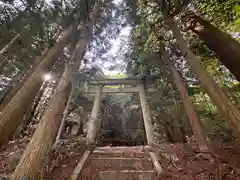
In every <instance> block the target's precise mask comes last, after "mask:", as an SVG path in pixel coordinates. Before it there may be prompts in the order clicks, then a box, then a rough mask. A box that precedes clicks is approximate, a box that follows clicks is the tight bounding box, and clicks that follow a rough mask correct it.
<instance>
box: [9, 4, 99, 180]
mask: <svg viewBox="0 0 240 180" xmlns="http://www.w3.org/2000/svg"><path fill="white" fill-rule="evenodd" d="M98 11H99V4H98V3H95V5H94V7H93V12H92V13H93V16H94V18H92V17H91V21H90V23H89V24H90V25H91V29H88V30H87V31H86V32H87V34H86V33H84V35H86V36H84V37H83V38H80V40H79V41H78V44H77V45H76V47H75V50H74V52H73V55H72V57H71V60H70V62H69V64H68V65H67V67H66V68H65V71H64V73H63V75H62V77H61V80H60V82H59V84H58V86H57V88H56V90H55V92H54V94H53V96H52V98H51V99H50V102H49V103H48V108H47V109H46V111H45V112H44V114H43V116H42V118H41V120H40V123H39V125H38V127H37V129H36V131H35V133H34V135H33V137H32V139H31V141H30V143H29V144H28V146H27V148H26V150H25V152H24V154H23V156H22V158H21V160H20V162H19V164H18V165H17V167H16V169H15V171H14V172H13V174H12V177H11V179H12V180H15V179H20V178H21V177H26V178H32V179H36V176H37V174H38V172H39V171H40V170H41V169H42V168H43V166H44V162H45V160H46V157H47V156H48V154H49V153H50V152H51V150H52V147H53V145H54V143H55V139H56V136H57V133H58V129H59V127H60V124H61V119H62V117H63V111H64V109H65V108H66V105H67V102H68V100H69V97H70V94H71V92H72V89H73V88H74V87H72V85H73V84H72V79H73V77H74V75H75V74H76V71H77V69H78V68H79V66H80V64H81V59H82V56H83V54H84V50H85V47H86V45H87V44H88V42H89V41H90V37H91V36H89V35H91V34H92V29H93V25H94V23H93V20H94V22H95V18H96V17H97V14H96V13H97V12H98ZM95 15H96V16H95ZM89 24H87V26H88V25H89ZM88 28H89V26H88ZM84 29H85V28H84ZM86 38H87V39H86ZM63 47H64V46H63ZM46 139H47V141H46Z"/></svg>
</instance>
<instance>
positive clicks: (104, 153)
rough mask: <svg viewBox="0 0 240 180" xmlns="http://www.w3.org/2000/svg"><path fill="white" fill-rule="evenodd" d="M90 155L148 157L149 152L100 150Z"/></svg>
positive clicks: (102, 156) (96, 156)
mask: <svg viewBox="0 0 240 180" xmlns="http://www.w3.org/2000/svg"><path fill="white" fill-rule="evenodd" d="M91 157H95V158H98V157H101V158H104V157H124V158H133V157H134V158H149V154H148V153H145V152H140V153H138V152H119V151H118V152H116V151H115V152H101V151H94V152H93V153H92V155H91Z"/></svg>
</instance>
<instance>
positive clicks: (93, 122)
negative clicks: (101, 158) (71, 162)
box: [70, 86, 102, 180]
mask: <svg viewBox="0 0 240 180" xmlns="http://www.w3.org/2000/svg"><path fill="white" fill-rule="evenodd" d="M101 92H102V86H99V87H97V90H96V96H95V100H94V104H93V108H92V113H91V116H90V119H89V121H88V132H87V139H86V143H87V145H94V144H95V142H96V137H97V133H98V131H99V129H100V127H101V118H100V117H99V113H100V102H101ZM93 150H94V148H91V147H88V146H87V150H86V151H85V152H84V154H83V156H82V158H81V159H80V161H79V163H78V164H77V166H76V167H75V169H74V170H73V173H72V175H71V177H70V179H71V180H77V178H78V175H79V174H81V172H82V169H83V166H84V164H85V162H86V161H87V160H88V159H89V157H90V155H91V153H92V151H93Z"/></svg>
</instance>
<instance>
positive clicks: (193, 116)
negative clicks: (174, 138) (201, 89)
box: [171, 66, 209, 152]
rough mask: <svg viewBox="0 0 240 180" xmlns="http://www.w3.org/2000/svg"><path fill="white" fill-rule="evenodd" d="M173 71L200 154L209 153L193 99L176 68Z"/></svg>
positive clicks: (173, 67) (172, 68)
mask: <svg viewBox="0 0 240 180" xmlns="http://www.w3.org/2000/svg"><path fill="white" fill-rule="evenodd" d="M171 71H172V76H173V80H174V82H175V84H176V86H177V89H178V91H179V92H180V95H181V98H182V101H183V105H184V107H185V111H186V113H187V115H188V118H189V121H190V124H191V127H192V130H193V133H194V136H195V138H196V142H197V144H198V147H199V150H200V152H208V151H209V147H208V142H207V139H206V136H205V134H204V132H203V127H202V124H201V122H200V120H199V118H198V117H197V113H196V111H195V109H194V105H193V103H192V102H191V99H190V97H189V95H188V92H187V88H186V87H185V85H184V82H183V80H182V79H181V76H180V75H179V73H178V71H177V69H176V68H175V66H172V67H171Z"/></svg>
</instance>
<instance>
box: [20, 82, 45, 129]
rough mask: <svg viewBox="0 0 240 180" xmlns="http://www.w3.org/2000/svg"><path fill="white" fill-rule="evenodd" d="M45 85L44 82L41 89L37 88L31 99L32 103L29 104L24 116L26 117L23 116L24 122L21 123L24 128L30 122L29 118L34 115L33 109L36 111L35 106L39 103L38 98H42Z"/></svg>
mask: <svg viewBox="0 0 240 180" xmlns="http://www.w3.org/2000/svg"><path fill="white" fill-rule="evenodd" d="M47 85H48V83H47V82H44V83H43V85H42V87H41V89H40V90H39V92H38V93H37V95H36V97H35V98H34V101H33V103H32V105H31V107H30V109H29V111H28V113H27V114H26V116H25V117H26V119H25V118H24V119H25V120H24V123H23V124H24V125H23V127H24V128H26V127H27V126H28V125H29V124H30V123H31V120H32V119H33V117H34V113H35V111H36V109H37V107H38V105H39V103H40V100H41V98H42V95H43V93H44V91H45V89H46V87H47Z"/></svg>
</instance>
